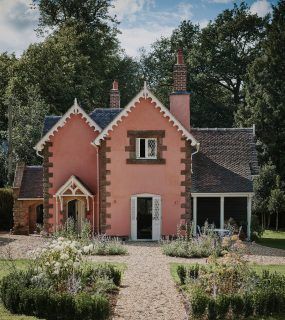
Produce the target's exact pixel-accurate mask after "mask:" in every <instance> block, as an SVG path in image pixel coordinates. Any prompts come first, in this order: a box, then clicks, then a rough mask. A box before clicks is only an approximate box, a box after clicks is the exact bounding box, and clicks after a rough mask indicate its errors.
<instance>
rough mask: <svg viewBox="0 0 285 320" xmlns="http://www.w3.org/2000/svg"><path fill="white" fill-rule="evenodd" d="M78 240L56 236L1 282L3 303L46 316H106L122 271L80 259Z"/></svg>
mask: <svg viewBox="0 0 285 320" xmlns="http://www.w3.org/2000/svg"><path fill="white" fill-rule="evenodd" d="M79 247H80V246H79V243H77V242H75V241H70V240H64V239H58V240H54V241H53V242H51V243H49V244H48V245H47V246H46V247H44V248H42V249H40V250H38V251H37V252H36V253H35V254H34V256H35V259H34V262H33V263H32V264H30V265H29V268H28V270H26V271H19V270H16V269H15V270H14V271H13V272H12V273H10V274H8V275H6V276H4V278H3V279H2V281H1V286H0V294H1V299H2V301H3V304H4V306H5V307H6V308H7V309H8V310H10V311H11V312H13V313H23V314H26V315H34V316H38V317H43V318H45V319H58V320H64V319H71V320H72V319H74V320H75V319H79V318H80V319H93V318H94V319H105V318H107V317H108V316H109V314H110V311H111V310H110V302H109V299H110V295H111V294H113V293H114V292H115V291H117V288H118V286H119V285H120V283H121V271H120V270H118V269H117V268H116V267H115V266H113V265H109V264H102V265H95V266H94V265H92V264H88V263H84V262H82V254H81V250H80V249H79Z"/></svg>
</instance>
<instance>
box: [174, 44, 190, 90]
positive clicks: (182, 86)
mask: <svg viewBox="0 0 285 320" xmlns="http://www.w3.org/2000/svg"><path fill="white" fill-rule="evenodd" d="M186 88H187V67H186V64H185V63H184V58H183V50H182V48H180V49H178V51H177V63H176V64H175V65H174V70H173V91H174V92H177V91H186Z"/></svg>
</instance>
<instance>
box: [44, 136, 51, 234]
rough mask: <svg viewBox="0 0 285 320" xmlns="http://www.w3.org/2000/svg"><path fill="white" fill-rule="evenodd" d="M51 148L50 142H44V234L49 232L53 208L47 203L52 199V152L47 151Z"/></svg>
mask: <svg viewBox="0 0 285 320" xmlns="http://www.w3.org/2000/svg"><path fill="white" fill-rule="evenodd" d="M51 146H52V142H50V141H49V142H46V144H45V147H44V149H43V197H44V230H45V231H46V232H49V231H51V229H52V225H51V224H50V223H49V219H50V218H51V217H52V215H51V213H50V209H52V208H53V205H52V204H50V203H49V199H51V198H52V194H50V192H49V189H50V188H52V183H50V181H49V179H50V178H51V177H52V176H53V174H52V173H51V172H49V169H50V168H51V167H52V166H53V164H52V163H51V162H49V157H50V156H52V152H50V151H49V148H50V147H51Z"/></svg>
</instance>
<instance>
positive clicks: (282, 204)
mask: <svg viewBox="0 0 285 320" xmlns="http://www.w3.org/2000/svg"><path fill="white" fill-rule="evenodd" d="M268 210H269V212H270V213H271V214H276V231H277V230H278V224H279V223H278V221H279V214H280V213H284V212H285V193H284V191H282V190H281V189H280V177H279V176H278V178H277V182H276V188H275V189H273V190H271V194H270V198H269V202H268Z"/></svg>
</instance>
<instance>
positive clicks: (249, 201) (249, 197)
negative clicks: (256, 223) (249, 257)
mask: <svg viewBox="0 0 285 320" xmlns="http://www.w3.org/2000/svg"><path fill="white" fill-rule="evenodd" d="M251 205H252V196H248V197H247V215H246V217H247V240H250V233H251V232H250V231H251Z"/></svg>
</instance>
